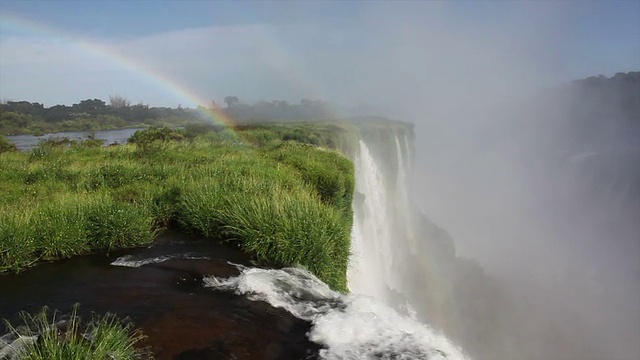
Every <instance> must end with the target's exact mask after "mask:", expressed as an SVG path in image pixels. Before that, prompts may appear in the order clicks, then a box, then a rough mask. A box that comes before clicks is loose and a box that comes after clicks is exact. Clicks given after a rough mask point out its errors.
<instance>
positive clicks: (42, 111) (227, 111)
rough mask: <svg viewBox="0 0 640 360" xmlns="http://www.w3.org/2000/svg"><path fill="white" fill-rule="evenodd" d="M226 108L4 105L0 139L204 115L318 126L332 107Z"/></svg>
mask: <svg viewBox="0 0 640 360" xmlns="http://www.w3.org/2000/svg"><path fill="white" fill-rule="evenodd" d="M224 104H225V106H224V107H222V106H220V105H218V104H217V103H216V102H215V101H212V103H211V105H210V107H209V108H206V107H203V106H198V107H197V108H195V109H192V108H183V107H182V106H178V107H176V108H169V107H151V106H149V105H146V104H143V103H139V104H135V105H132V104H131V102H130V101H129V100H128V99H126V98H124V97H122V96H118V95H115V96H110V97H109V102H108V103H107V102H106V101H104V100H101V99H86V100H82V101H80V102H78V103H77V104H73V105H71V106H68V105H55V106H51V107H45V106H44V105H43V104H41V103H38V102H29V101H6V102H3V103H1V104H0V133H1V134H4V135H16V134H34V135H40V134H44V133H49V132H62V131H95V130H111V129H122V128H127V127H138V126H158V127H161V126H169V127H176V126H186V125H189V124H194V123H203V122H208V121H210V119H209V117H210V115H209V111H211V110H215V112H222V113H223V114H224V115H225V116H227V117H229V118H231V119H233V120H234V121H236V122H237V123H238V124H251V123H255V122H265V121H276V120H277V121H296V120H305V121H308V120H320V119H328V118H331V117H332V113H333V112H332V111H331V106H330V105H329V104H328V103H327V102H325V101H321V100H309V99H303V100H301V101H300V102H299V103H297V104H295V103H289V102H287V101H282V100H274V101H270V102H267V101H260V102H257V103H253V104H248V103H245V102H242V101H241V100H240V99H239V98H238V97H236V96H227V97H225V98H224Z"/></svg>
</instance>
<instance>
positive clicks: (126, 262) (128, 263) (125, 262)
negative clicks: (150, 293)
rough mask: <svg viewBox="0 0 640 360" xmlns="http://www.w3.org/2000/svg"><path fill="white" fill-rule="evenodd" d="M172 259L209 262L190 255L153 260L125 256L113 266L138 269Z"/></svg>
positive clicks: (205, 258)
mask: <svg viewBox="0 0 640 360" xmlns="http://www.w3.org/2000/svg"><path fill="white" fill-rule="evenodd" d="M170 259H189V260H208V259H209V258H208V257H206V256H196V255H193V254H190V253H187V254H173V255H161V256H156V257H152V258H142V259H135V257H134V256H132V255H124V256H121V257H119V258H117V259H116V260H115V261H114V262H112V263H111V265H113V266H124V267H132V268H137V267H140V266H143V265H147V264H158V263H162V262H165V261H167V260H170Z"/></svg>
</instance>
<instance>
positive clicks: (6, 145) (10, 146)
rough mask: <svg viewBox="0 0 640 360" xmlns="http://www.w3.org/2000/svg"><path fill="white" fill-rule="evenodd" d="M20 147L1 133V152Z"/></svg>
mask: <svg viewBox="0 0 640 360" xmlns="http://www.w3.org/2000/svg"><path fill="white" fill-rule="evenodd" d="M17 150H18V148H17V147H16V145H15V144H13V143H11V142H9V140H7V138H6V137H4V136H3V135H0V154H2V153H4V152H9V151H17Z"/></svg>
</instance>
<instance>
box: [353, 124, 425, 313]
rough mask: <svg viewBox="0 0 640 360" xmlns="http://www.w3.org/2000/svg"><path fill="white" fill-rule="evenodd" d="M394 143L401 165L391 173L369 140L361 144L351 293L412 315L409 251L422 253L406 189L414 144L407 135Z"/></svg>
mask: <svg viewBox="0 0 640 360" xmlns="http://www.w3.org/2000/svg"><path fill="white" fill-rule="evenodd" d="M401 143H402V144H401ZM391 144H392V145H393V146H392V147H391V149H393V150H395V154H386V156H389V159H390V160H391V162H393V163H395V164H394V165H395V167H394V168H395V170H396V173H395V174H389V172H390V170H389V167H388V166H387V167H385V166H384V165H385V164H384V163H383V161H381V160H379V159H376V158H375V157H374V155H373V154H372V150H371V149H370V147H369V146H368V144H367V143H366V141H365V140H360V142H359V148H358V151H357V153H356V155H355V158H354V163H355V171H356V188H355V191H356V196H355V199H356V200H355V201H354V225H353V230H352V239H351V253H352V255H351V258H350V263H349V270H348V273H347V278H348V283H349V289H350V291H351V292H353V293H355V294H361V295H368V296H371V297H374V298H376V299H378V300H380V301H382V302H384V303H386V304H387V305H389V306H392V307H395V308H396V309H397V310H398V311H401V312H404V313H409V314H410V313H411V312H412V311H413V308H412V307H411V306H410V304H408V303H407V299H408V298H409V296H408V289H406V286H405V285H404V283H405V282H406V280H405V277H406V276H405V275H407V273H406V271H407V266H408V264H406V262H407V260H409V254H413V255H417V251H418V250H417V244H416V242H415V237H414V235H413V226H412V221H411V218H412V217H411V212H410V211H411V210H410V206H409V197H408V193H407V190H406V189H407V180H408V179H407V173H408V166H410V164H409V162H408V161H407V160H408V159H407V158H406V157H407V156H408V154H409V151H408V149H409V147H408V144H407V138H406V136H402V135H396V136H394V138H393V142H392V143H391ZM393 155H395V156H393ZM385 170H386V172H387V173H385Z"/></svg>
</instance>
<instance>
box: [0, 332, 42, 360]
mask: <svg viewBox="0 0 640 360" xmlns="http://www.w3.org/2000/svg"><path fill="white" fill-rule="evenodd" d="M36 340H38V337H37V336H19V337H18V338H16V339H13V338H12V337H11V334H6V335H4V336H3V337H2V340H1V341H0V359H6V360H18V359H20V358H21V357H22V356H21V355H22V354H21V353H22V352H23V351H22V348H23V347H25V346H27V345H29V344H32V343H34V342H35V341H36Z"/></svg>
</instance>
